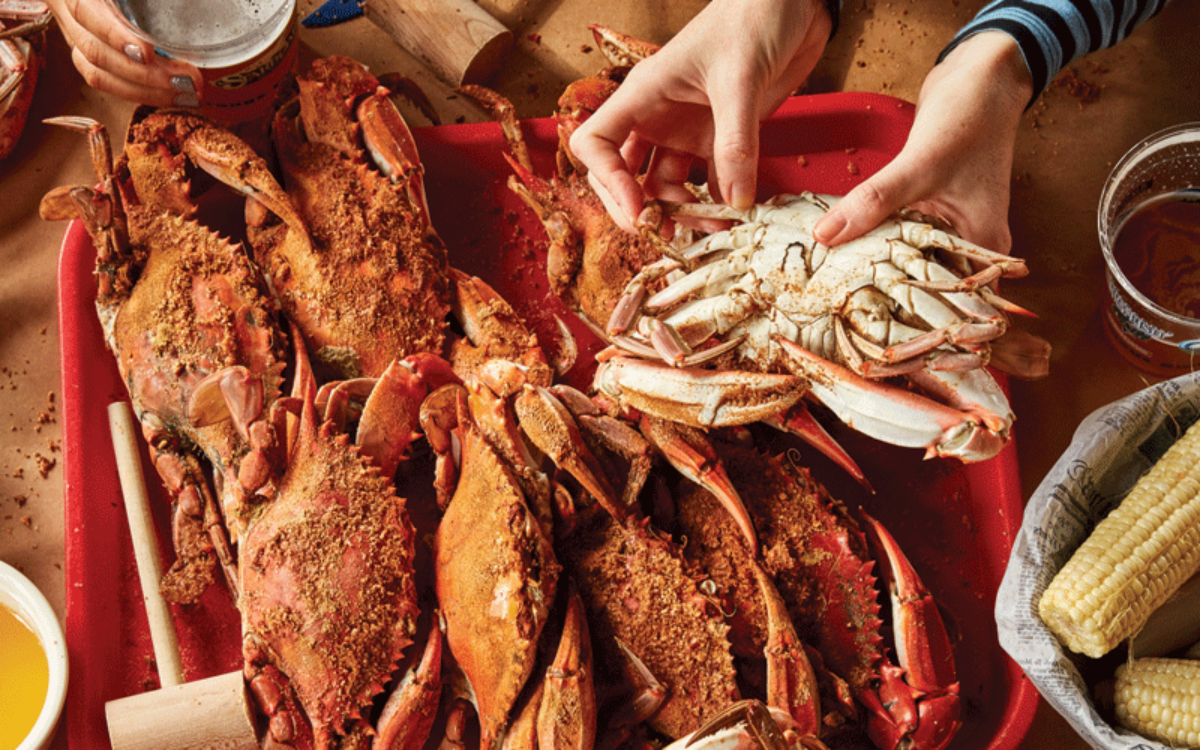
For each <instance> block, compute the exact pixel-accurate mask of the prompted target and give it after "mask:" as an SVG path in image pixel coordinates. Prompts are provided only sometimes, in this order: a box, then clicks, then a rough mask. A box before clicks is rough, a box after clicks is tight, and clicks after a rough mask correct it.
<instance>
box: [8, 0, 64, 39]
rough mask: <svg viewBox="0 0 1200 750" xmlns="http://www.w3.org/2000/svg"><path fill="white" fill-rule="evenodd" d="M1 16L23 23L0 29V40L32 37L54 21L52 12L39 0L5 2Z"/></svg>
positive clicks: (11, 0)
mask: <svg viewBox="0 0 1200 750" xmlns="http://www.w3.org/2000/svg"><path fill="white" fill-rule="evenodd" d="M3 14H4V16H5V17H6V18H17V19H22V20H24V21H25V23H23V24H19V25H17V26H14V27H12V28H11V29H0V39H8V38H10V37H16V36H19V37H27V36H32V35H33V34H36V33H37V32H39V31H41V30H42V29H44V28H46V27H47V26H49V25H50V22H51V21H53V20H54V13H53V11H51V10H50V7H49V6H48V5H46V3H44V2H41V0H5V2H4V7H3Z"/></svg>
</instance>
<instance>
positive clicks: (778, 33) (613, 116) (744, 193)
mask: <svg viewBox="0 0 1200 750" xmlns="http://www.w3.org/2000/svg"><path fill="white" fill-rule="evenodd" d="M831 24H832V21H831V19H830V17H829V12H828V10H827V9H826V8H825V5H824V3H823V2H821V1H820V0H720V2H713V3H711V4H709V5H708V6H706V7H705V8H704V9H703V10H702V11H700V13H699V14H697V15H696V17H695V18H693V19H692V20H691V22H689V23H688V24H687V26H685V27H684V28H683V29H682V30H681V31H680V32H679V34H677V35H676V36H675V37H674V38H673V39H671V41H670V42H668V43H667V44H666V45H664V46H663V48H662V49H661V50H660V51H659V52H657V53H655V54H654V55H651V56H650V57H648V58H646V59H645V60H642V61H641V62H639V63H638V64H637V65H635V66H634V67H633V69H632V70H631V71H630V73H629V75H628V76H627V77H626V79H625V81H624V83H622V84H621V87H620V88H618V89H617V91H616V93H615V94H613V96H612V98H610V99H609V100H608V101H607V102H605V103H604V104H603V105H602V106H601V107H600V108H599V109H598V110H597V111H596V112H595V114H593V115H592V116H591V117H590V118H589V119H588V120H587V121H586V122H585V123H584V124H583V125H582V126H580V128H579V129H578V130H576V131H575V133H574V135H573V136H572V137H571V142H570V148H571V151H572V152H573V153H574V154H575V155H576V156H577V157H578V158H579V159H580V160H581V161H582V162H583V163H584V164H585V165H586V166H587V168H588V177H589V179H590V181H591V183H592V185H593V187H595V188H596V190H597V192H598V193H600V195H601V197H602V198H604V199H605V204H606V206H608V208H609V212H610V213H611V214H612V216H613V218H614V219H615V220H616V222H617V223H618V225H620V226H621V227H622V228H624V229H626V230H632V229H633V225H634V221H635V220H636V218H637V216H638V214H639V213H640V212H641V209H642V206H643V204H644V202H645V199H646V198H647V197H652V198H663V199H666V200H675V201H682V200H688V199H690V193H688V192H687V190H686V188H685V187H684V182H685V181H686V180H687V176H688V172H689V171H690V169H691V165H692V162H693V160H695V159H702V160H704V161H706V162H707V163H708V169H709V189H710V191H711V192H712V193H713V197H714V198H715V199H717V200H721V199H724V200H726V201H727V202H729V203H730V204H731V205H734V206H737V207H741V208H748V207H749V206H750V205H751V204H753V202H754V198H755V186H756V182H757V169H758V148H759V143H758V131H759V124H760V123H761V121H762V120H764V119H766V118H767V117H769V116H770V115H771V114H772V113H773V112H774V111H775V110H776V109H778V108H779V105H781V104H782V103H783V101H784V99H786V98H787V97H788V95H790V94H791V93H792V92H794V91H795V90H796V88H798V87H799V86H800V84H801V83H803V82H804V80H805V79H806V78H807V77H808V75H809V73H811V72H812V69H813V68H814V67H815V66H816V64H817V61H818V60H819V59H820V57H821V54H822V53H823V52H824V50H825V43H826V41H827V40H828V38H829V32H830V28H831ZM647 157H650V163H649V165H648V166H647V168H646V174H645V178H644V181H643V182H639V181H638V179H637V175H638V174H639V173H640V172H641V170H642V166H643V163H644V162H645V161H646V159H647Z"/></svg>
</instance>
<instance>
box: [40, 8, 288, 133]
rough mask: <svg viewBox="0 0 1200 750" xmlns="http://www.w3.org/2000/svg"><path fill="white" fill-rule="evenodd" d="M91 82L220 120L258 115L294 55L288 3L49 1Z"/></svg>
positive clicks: (267, 104)
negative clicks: (189, 108)
mask: <svg viewBox="0 0 1200 750" xmlns="http://www.w3.org/2000/svg"><path fill="white" fill-rule="evenodd" d="M49 2H50V5H51V7H52V9H53V10H54V13H55V15H56V16H57V18H58V19H59V23H60V25H61V27H62V29H63V34H64V35H65V36H66V37H67V41H68V42H69V43H70V44H71V47H72V59H73V61H74V62H75V66H76V68H78V69H79V71H80V73H81V74H83V77H84V79H85V80H86V81H87V82H88V84H89V85H91V86H92V87H93V88H96V89H98V90H101V91H106V92H108V93H111V94H115V95H116V96H119V97H121V98H123V99H128V100H130V101H135V102H139V103H143V104H150V105H154V106H159V107H166V106H180V107H200V108H201V110H202V111H203V113H204V114H206V115H208V116H209V117H211V118H213V119H215V120H218V121H222V122H225V123H228V124H232V123H237V122H243V121H246V120H251V119H254V118H257V117H261V116H263V115H264V114H266V113H267V112H268V111H269V109H270V107H271V105H272V103H273V101H274V95H275V91H276V89H277V88H278V86H279V84H280V82H281V81H282V79H283V77H284V76H285V74H286V73H287V71H288V70H289V69H291V68H292V67H293V66H294V64H295V61H296V57H297V45H296V23H295V20H296V0H49Z"/></svg>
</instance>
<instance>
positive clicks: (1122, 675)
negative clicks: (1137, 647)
mask: <svg viewBox="0 0 1200 750" xmlns="http://www.w3.org/2000/svg"><path fill="white" fill-rule="evenodd" d="M1113 700H1114V702H1115V704H1116V712H1117V724H1119V725H1120V726H1122V727H1124V728H1126V729H1128V730H1130V731H1132V732H1136V733H1138V734H1140V735H1142V736H1143V737H1146V738H1148V739H1152V740H1158V741H1159V742H1162V743H1165V744H1168V745H1171V746H1172V747H1198V746H1200V661H1194V660H1191V659H1164V658H1152V657H1151V658H1145V659H1132V660H1130V661H1128V662H1126V663H1124V664H1122V665H1121V666H1119V667H1117V679H1116V688H1115V693H1114V696H1113Z"/></svg>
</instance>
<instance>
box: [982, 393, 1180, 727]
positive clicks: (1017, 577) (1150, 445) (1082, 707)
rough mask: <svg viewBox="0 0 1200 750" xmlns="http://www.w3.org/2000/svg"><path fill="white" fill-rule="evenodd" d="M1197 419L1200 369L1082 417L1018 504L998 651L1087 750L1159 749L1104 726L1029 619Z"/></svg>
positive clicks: (1052, 644)
mask: <svg viewBox="0 0 1200 750" xmlns="http://www.w3.org/2000/svg"><path fill="white" fill-rule="evenodd" d="M1198 418H1200V372H1194V373H1190V374H1188V375H1181V376H1179V377H1177V378H1175V379H1173V380H1168V381H1165V382H1163V383H1159V384H1158V385H1155V386H1151V387H1149V388H1146V389H1145V390H1142V391H1139V392H1137V393H1135V394H1133V395H1131V396H1128V397H1126V398H1124V399H1121V400H1120V401H1116V402H1114V403H1112V404H1109V405H1107V406H1104V407H1102V408H1100V409H1098V410H1096V411H1095V412H1093V413H1092V414H1090V415H1088V416H1087V417H1086V418H1085V419H1084V420H1083V422H1082V423H1080V425H1079V428H1078V429H1077V430H1076V431H1075V435H1074V437H1073V438H1072V439H1071V445H1070V446H1069V447H1068V448H1067V450H1066V452H1065V453H1063V455H1062V457H1060V458H1059V460H1058V461H1057V463H1055V464H1054V467H1053V468H1052V469H1051V470H1050V473H1049V474H1047V475H1046V478H1045V479H1044V480H1042V483H1041V484H1040V485H1039V486H1038V488H1037V489H1036V490H1035V491H1034V493H1033V496H1032V497H1031V498H1030V499H1029V502H1028V504H1027V505H1026V506H1025V517H1024V519H1023V521H1022V523H1021V529H1020V531H1018V532H1017V537H1016V539H1015V541H1014V542H1013V548H1012V552H1011V555H1010V557H1009V562H1008V567H1007V568H1006V569H1005V571H1004V577H1003V579H1002V580H1001V582H1000V588H999V590H998V591H997V594H996V625H997V629H998V631H999V637H1000V646H1001V647H1002V648H1003V649H1004V650H1005V651H1007V652H1008V654H1009V655H1010V656H1012V658H1013V659H1014V660H1015V661H1016V662H1017V664H1019V665H1020V666H1021V668H1022V669H1024V670H1025V674H1026V675H1027V676H1028V677H1029V679H1030V680H1031V681H1032V682H1033V684H1034V686H1035V687H1037V689H1038V691H1039V692H1040V693H1041V694H1042V697H1043V698H1045V699H1046V701H1047V702H1048V703H1049V704H1050V705H1051V706H1053V707H1054V708H1055V710H1057V711H1058V712H1059V713H1060V714H1062V716H1063V717H1064V718H1065V719H1066V720H1067V721H1068V722H1069V723H1070V724H1071V726H1072V727H1073V728H1074V729H1075V731H1076V732H1078V733H1079V735H1080V736H1081V737H1082V738H1083V739H1084V740H1086V741H1087V742H1088V744H1090V745H1091V746H1092V747H1095V748H1104V749H1106V750H1152V749H1154V748H1166V747H1167V746H1166V745H1162V744H1160V743H1158V742H1153V741H1151V740H1147V739H1145V738H1144V737H1141V736H1139V735H1135V734H1132V733H1130V732H1127V731H1125V730H1122V729H1117V728H1114V727H1112V726H1110V725H1109V724H1108V723H1107V722H1106V721H1105V720H1104V718H1102V717H1101V716H1100V714H1099V713H1097V711H1096V708H1095V706H1094V705H1093V704H1092V701H1091V698H1090V694H1091V692H1090V690H1089V689H1088V687H1087V686H1086V685H1085V684H1084V682H1083V678H1082V677H1081V675H1080V673H1079V670H1078V669H1077V668H1076V665H1075V661H1074V660H1077V659H1082V658H1084V657H1081V656H1079V655H1077V654H1076V655H1071V654H1068V653H1067V652H1064V650H1063V648H1062V647H1061V646H1060V645H1059V644H1058V641H1057V640H1056V639H1055V637H1054V636H1053V635H1052V634H1051V633H1050V631H1049V630H1048V629H1047V628H1046V626H1045V625H1044V624H1043V623H1042V621H1041V619H1040V618H1039V617H1038V614H1037V602H1038V599H1040V598H1041V595H1042V592H1043V591H1045V590H1046V587H1047V586H1049V585H1050V580H1051V579H1052V578H1053V577H1054V574H1055V573H1057V572H1058V570H1059V568H1061V567H1062V566H1063V565H1065V564H1066V561H1067V560H1068V559H1069V558H1070V556H1071V554H1072V553H1073V552H1074V551H1075V549H1076V548H1078V547H1079V545H1081V544H1082V543H1083V540H1084V539H1085V538H1086V537H1087V535H1088V533H1090V532H1091V530H1092V529H1093V528H1094V527H1095V525H1096V523H1097V522H1098V521H1099V520H1100V519H1101V518H1103V517H1104V516H1105V515H1106V514H1107V513H1108V511H1109V510H1111V509H1112V508H1113V507H1115V506H1116V505H1117V504H1118V503H1119V502H1120V500H1121V498H1122V497H1124V496H1125V495H1126V494H1127V493H1128V492H1129V490H1130V489H1131V488H1132V487H1133V485H1134V484H1135V483H1136V482H1137V479H1138V477H1140V476H1141V475H1142V474H1144V473H1145V472H1146V471H1147V470H1148V469H1149V468H1150V467H1151V466H1152V465H1153V464H1154V462H1155V461H1156V460H1157V459H1158V458H1159V457H1160V456H1161V455H1162V454H1163V453H1165V452H1166V450H1167V448H1168V447H1170V445H1171V444H1172V443H1173V442H1175V440H1176V439H1177V438H1178V437H1179V436H1180V435H1182V434H1183V431H1184V430H1186V429H1187V428H1188V427H1189V426H1191V424H1192V423H1193V422H1195V421H1197V419H1198Z"/></svg>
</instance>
